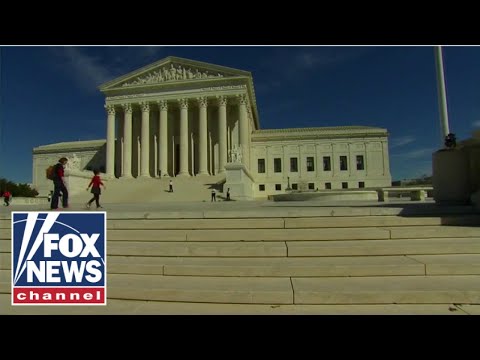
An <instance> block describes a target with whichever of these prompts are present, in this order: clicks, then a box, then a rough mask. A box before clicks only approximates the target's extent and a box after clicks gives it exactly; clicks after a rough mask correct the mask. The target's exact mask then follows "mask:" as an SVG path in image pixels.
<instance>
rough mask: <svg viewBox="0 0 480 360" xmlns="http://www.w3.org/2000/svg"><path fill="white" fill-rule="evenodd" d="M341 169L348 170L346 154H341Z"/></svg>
mask: <svg viewBox="0 0 480 360" xmlns="http://www.w3.org/2000/svg"><path fill="white" fill-rule="evenodd" d="M340 170H348V165H347V157H346V156H340Z"/></svg>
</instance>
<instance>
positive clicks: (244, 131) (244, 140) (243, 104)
mask: <svg viewBox="0 0 480 360" xmlns="http://www.w3.org/2000/svg"><path fill="white" fill-rule="evenodd" d="M239 113H240V114H239V115H240V116H239V118H240V120H239V122H240V124H239V127H240V129H239V130H240V146H241V151H242V162H243V163H245V162H246V158H247V153H246V150H247V149H248V116H247V96H246V95H245V94H242V95H239Z"/></svg>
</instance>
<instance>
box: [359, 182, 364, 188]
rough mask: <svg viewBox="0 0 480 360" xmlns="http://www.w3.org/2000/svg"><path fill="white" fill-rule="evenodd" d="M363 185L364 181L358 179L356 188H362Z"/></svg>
mask: <svg viewBox="0 0 480 360" xmlns="http://www.w3.org/2000/svg"><path fill="white" fill-rule="evenodd" d="M364 187H365V183H364V182H363V181H359V182H358V188H359V189H362V188H364Z"/></svg>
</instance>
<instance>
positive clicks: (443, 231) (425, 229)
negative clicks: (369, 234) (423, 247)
mask: <svg viewBox="0 0 480 360" xmlns="http://www.w3.org/2000/svg"><path fill="white" fill-rule="evenodd" d="M387 229H390V231H391V236H392V239H413V238H439V237H472V238H477V239H479V240H480V226H478V227H472V226H421V227H417V226H403V227H401V228H395V227H392V228H387Z"/></svg>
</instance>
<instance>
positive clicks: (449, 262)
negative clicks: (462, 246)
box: [409, 254, 480, 275]
mask: <svg viewBox="0 0 480 360" xmlns="http://www.w3.org/2000/svg"><path fill="white" fill-rule="evenodd" d="M409 258H411V259H414V260H416V261H418V262H421V263H423V264H425V271H426V274H427V275H480V254H458V255H410V256H409Z"/></svg>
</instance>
